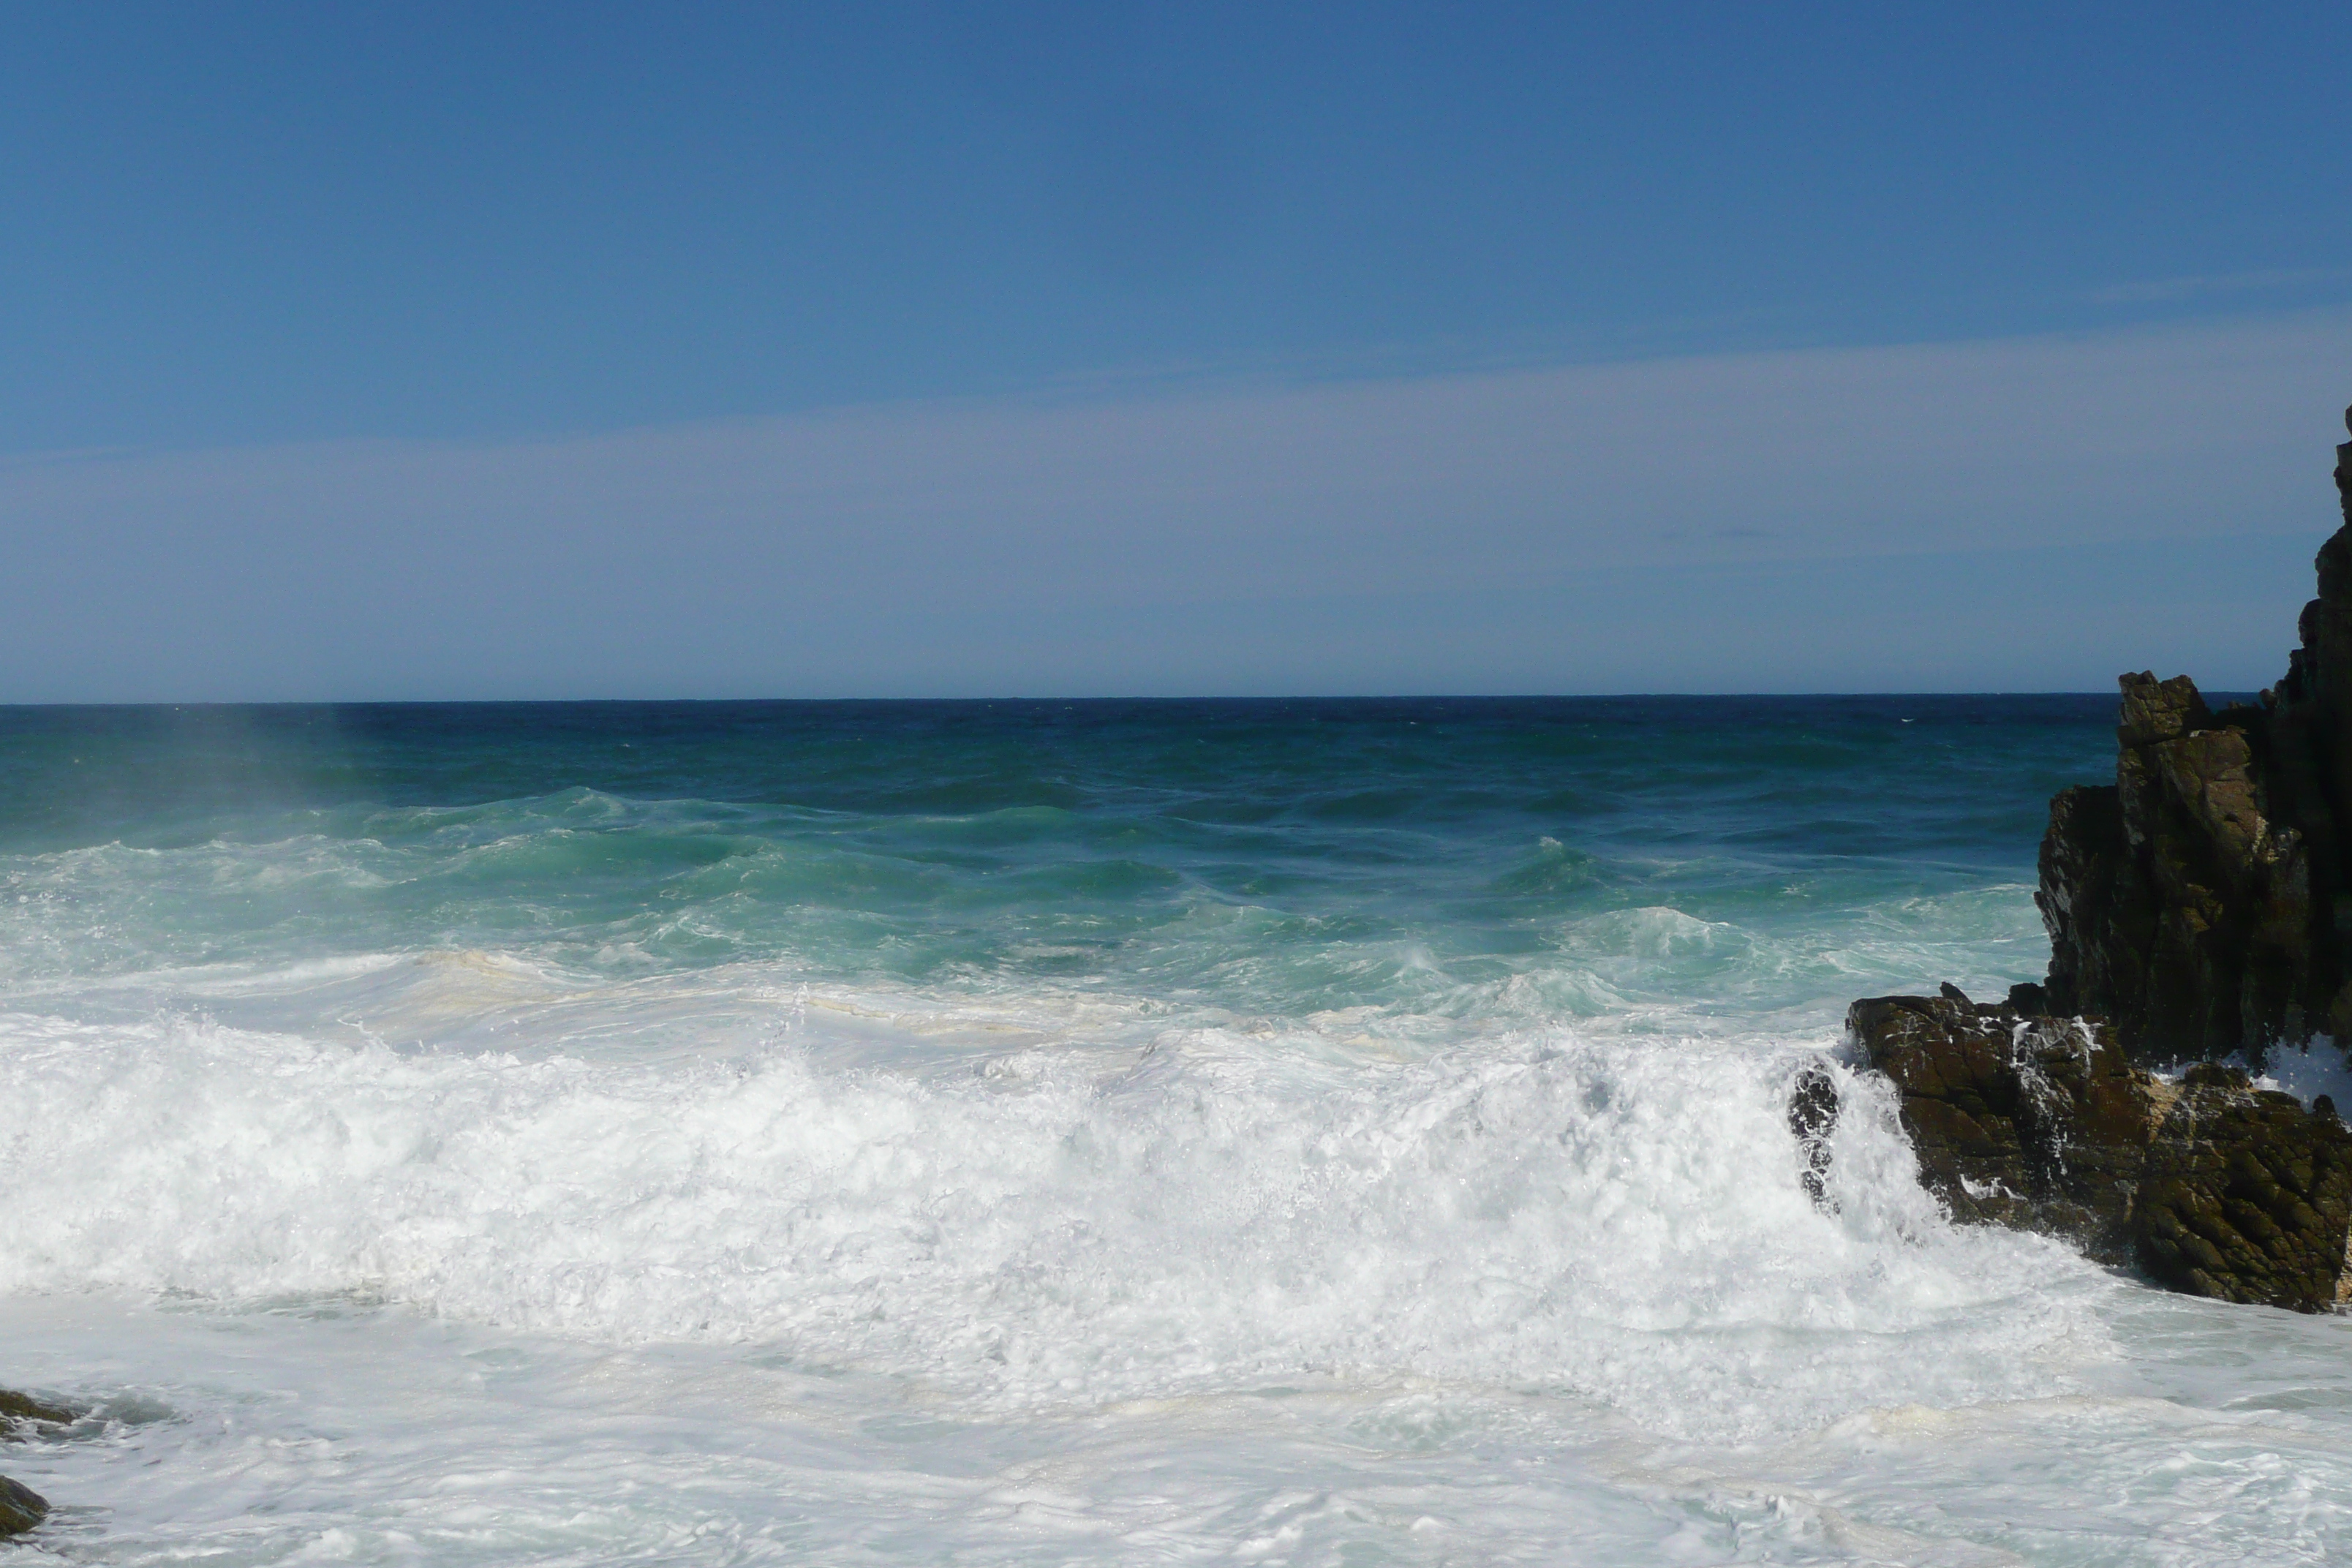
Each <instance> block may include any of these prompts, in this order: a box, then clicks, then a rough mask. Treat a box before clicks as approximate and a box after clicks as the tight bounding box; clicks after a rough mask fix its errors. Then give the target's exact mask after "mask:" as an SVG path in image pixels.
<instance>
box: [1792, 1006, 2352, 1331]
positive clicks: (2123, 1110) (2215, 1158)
mask: <svg viewBox="0 0 2352 1568" xmlns="http://www.w3.org/2000/svg"><path fill="white" fill-rule="evenodd" d="M2038 990H2039V988H2037V987H2032V986H2020V987H2018V988H2017V991H2016V992H2015V993H2012V1001H2011V1003H2010V1004H2008V1005H1999V1006H1986V1005H1978V1004H1975V1003H1972V1002H1970V1001H1969V999H1968V998H1967V997H1966V996H1963V995H1961V994H1959V993H1958V991H1957V990H1955V989H1953V988H1952V987H1950V986H1946V987H1945V992H1944V994H1943V995H1941V996H1932V997H1930V996H1880V997H1874V998H1871V999H1869V1000H1866V1001H1861V1002H1856V1003H1855V1004H1854V1005H1853V1007H1852V1008H1851V1009H1850V1010H1849V1011H1848V1013H1847V1015H1846V1024H1847V1027H1848V1028H1849V1029H1850V1030H1851V1031H1852V1033H1853V1039H1854V1042H1855V1043H1856V1044H1857V1045H1858V1046H1859V1047H1861V1049H1862V1051H1863V1053H1864V1056H1865V1057H1866V1058H1867V1059H1868V1061H1869V1064H1870V1065H1871V1066H1872V1067H1873V1068H1876V1069H1877V1070H1878V1071H1880V1072H1883V1073H1885V1075H1886V1076H1887V1078H1888V1079H1891V1080H1892V1081H1893V1082H1894V1084H1895V1089H1896V1090H1897V1092H1898V1093H1899V1094H1900V1095H1901V1097H1902V1099H1901V1105H1902V1118H1903V1125H1904V1129H1905V1131H1907V1132H1908V1133H1909V1134H1910V1137H1911V1142H1912V1145H1913V1147H1914V1148H1915V1150H1916V1152H1917V1153H1918V1158H1919V1168H1920V1177H1921V1180H1922V1181H1923V1182H1924V1183H1925V1184H1927V1187H1928V1188H1929V1189H1930V1190H1931V1191H1933V1192H1934V1193H1936V1194H1937V1196H1938V1197H1940V1198H1942V1199H1943V1201H1944V1203H1945V1204H1946V1205H1947V1206H1948V1207H1949V1208H1950V1210H1951V1212H1952V1215H1953V1216H1954V1217H1955V1218H1958V1219H1962V1220H1974V1221H1982V1222H1991V1223H1999V1224H2003V1225H2010V1226H2017V1227H2018V1228H2021V1229H2026V1230H2034V1231H2040V1232H2042V1233H2044V1234H2047V1235H2052V1236H2058V1237H2065V1238H2067V1239H2069V1240H2071V1241H2074V1242H2075V1243H2076V1244H2077V1245H2079V1246H2081V1247H2083V1248H2084V1251H2086V1252H2087V1253H2089V1254H2090V1255H2091V1256H2092V1257H2094V1258H2099V1259H2101V1260H2102V1261H2105V1262H2110V1263H2134V1264H2137V1266H2138V1267H2139V1268H2142V1269H2143V1270H2145V1271H2146V1272H2147V1273H2148V1274H2149V1275H2151V1276H2152V1277H2154V1278H2155V1279H2157V1280H2158V1282H2159V1283H2162V1284H2166V1285H2168V1286H2171V1287H2172V1288H2174V1289H2179V1290H2185V1291H2188V1292H2189V1293H2190V1294H2192V1295H2199V1296H2212V1297H2218V1298H2220V1299H2221V1300H2229V1301H2245V1302H2256V1303H2262V1304H2264V1305H2268V1306H2273V1307H2290V1308H2294V1309H2295V1310H2301V1311H2307V1312H2308V1311H2320V1310H2326V1309H2329V1308H2332V1307H2334V1306H2336V1305H2337V1304H2338V1303H2339V1302H2341V1301H2344V1300H2347V1299H2352V1273H2347V1258H2346V1252H2347V1240H2352V1131H2347V1130H2346V1129H2345V1127H2344V1125H2343V1123H2342V1122H2341V1121H2338V1120H2337V1119H2336V1112H2335V1109H2334V1108H2333V1107H2332V1106H2329V1105H2326V1104H2325V1103H2324V1102H2323V1103H2322V1104H2321V1105H2320V1106H2319V1107H2318V1108H2316V1109H2315V1110H2305V1109H2304V1107H2303V1104H2302V1102H2301V1101H2299V1100H2295V1099H2294V1097H2293V1096H2291V1095H2284V1094H2273V1093H2266V1092H2263V1091H2259V1090H2256V1089H2252V1088H2251V1087H2249V1085H2248V1083H2247V1080H2246V1078H2245V1075H2244V1074H2242V1073H2239V1072H2236V1071H2234V1070H2232V1069H2230V1068H2220V1067H2214V1066H2210V1065H2209V1066H2200V1067H2197V1068H2190V1069H2189V1072H2188V1073H2187V1074H2186V1075H2185V1076H2184V1078H2183V1079H2182V1080H2181V1081H2180V1082H2179V1083H2178V1084H2174V1083H2169V1082H2167V1081H2165V1080H2164V1079H2159V1078H2158V1077H2156V1076H2155V1075H2154V1074H2153V1073H2150V1072H2149V1071H2147V1069H2146V1068H2139V1067H2136V1066H2133V1065H2132V1064H2131V1063H2130V1061H2129V1060H2128V1059H2127V1058H2126V1054H2125V1052H2124V1050H2123V1049H2122V1048H2121V1047H2120V1045H2119V1044H2118V1042H2117V1041H2116V1039H2115V1037H2114V1035H2113V1032H2112V1031H2111V1030H2110V1028H2109V1027H2108V1026H2106V1025H2105V1023H2104V1022H2100V1021H2096V1020H2088V1019H2084V1018H2079V1017H2077V1018H2068V1017H2060V1016H2051V1015H2048V1014H2046V1013H2035V1012H2030V1011H2021V1009H2020V1006H2019V1004H2021V1003H2032V1002H2034V1001H2038V1000H2039V997H2038V995H2037V993H2038ZM1790 1114H1791V1121H1792V1123H1793V1122H1794V1121H1795V1120H1796V1117H1797V1110H1796V1109H1795V1107H1794V1106H1793V1104H1792V1108H1791V1113H1790ZM1810 1158H1811V1156H1810V1153H1809V1154H1808V1159H1809V1162H1810ZM1811 1170H1812V1168H1811V1165H1810V1163H1809V1166H1808V1173H1809V1174H1811ZM1815 1181H1818V1177H1817V1176H1816V1177H1815Z"/></svg>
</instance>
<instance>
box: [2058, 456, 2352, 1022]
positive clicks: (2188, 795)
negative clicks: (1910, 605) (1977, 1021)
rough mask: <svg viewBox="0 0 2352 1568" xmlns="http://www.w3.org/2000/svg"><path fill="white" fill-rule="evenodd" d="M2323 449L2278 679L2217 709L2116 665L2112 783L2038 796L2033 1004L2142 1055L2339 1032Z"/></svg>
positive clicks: (2337, 788) (2346, 737) (2349, 661)
mask: <svg viewBox="0 0 2352 1568" xmlns="http://www.w3.org/2000/svg"><path fill="white" fill-rule="evenodd" d="M2346 425H2347V429H2352V410H2347V414H2346ZM2336 489H2337V492H2338V498H2339V500H2340V502H2341V504H2342V507H2343V510H2344V517H2345V526H2344V527H2343V528H2341V529H2339V530H2337V531H2336V533H2335V535H2334V536H2332V537H2331V538H2330V539H2329V540H2328V541H2327V542H2326V544H2324V545H2322V546H2321V547H2320V551H2319V554H2318V559H2317V569H2318V582H2319V596H2318V597H2317V598H2315V599H2314V600H2313V601H2312V602H2311V603H2310V604H2309V605H2306V606H2305V608H2304V612H2303V616H2302V618H2301V622H2300V630H2301V637H2302V643H2303V646H2302V647H2299V648H2297V649H2296V650H2295V651H2294V654H2293V655H2292V656H2291V658H2290V659H2289V661H2288V668H2287V674H2286V678H2285V679H2284V680H2282V681H2280V682H2279V684H2278V685H2277V686H2276V687H2274V688H2273V689H2271V690H2268V691H2265V692H2263V697H2262V701H2261V703H2260V704H2259V705H2252V704H2232V705H2231V706H2230V707H2227V708H2224V709H2222V710H2221V711H2219V712H2214V711H2212V710H2210V708H2209V707H2208V706H2207V704H2206V702H2205V700H2204V698H2203V697H2202V696H2201V695H2200V693H2199V691H2198V689H2197V687H2196V684H2195V683H2194V682H2193V681H2191V680H2190V679H2189V678H2188V677H2187V676H2175V677H2174V678H2173V679H2169V680H2161V681H2159V680H2158V679H2156V678H2155V676H2154V675H2153V674H2150V673H2146V672H2143V673H2141V674H2137V675H2126V676H2125V677H2123V678H2122V681H2121V685H2122V689H2123V702H2122V710H2121V712H2120V714H2119V716H2118V718H2119V721H2118V723H2117V725H2116V742H2117V754H2116V782H2115V784H2113V785H2085V786H2082V787H2078V788H2074V789H2070V790H2066V791H2063V793H2061V794H2060V795H2058V797H2057V798H2056V799H2054V800H2053V801H2052V802H2051V804H2050V828H2049V832H2048V834H2047V835H2046V836H2045V837H2043V839H2042V857H2041V888H2040V890H2039V891H2038V893H2037V894H2036V895H2035V902H2036V903H2038V904H2039V905H2040V906H2041V910H2042V921H2043V923H2044V924H2045V925H2046V926H2047V927H2048V928H2049V931H2050V942H2051V958H2050V975H2049V979H2048V981H2047V982H2046V986H2047V991H2048V999H2049V1002H2050V1004H2051V1005H2052V1007H2053V1009H2054V1010H2055V1011H2057V1012H2060V1013H2067V1014H2091V1015H2097V1016H2104V1017H2106V1018H2108V1019H2110V1020H2112V1023H2113V1026H2114V1030H2115V1034H2116V1038H2117V1039H2118V1040H2120V1041H2121V1042H2122V1044H2123V1045H2124V1047H2125V1048H2126V1050H2127V1051H2129V1052H2130V1053H2132V1054H2133V1055H2135V1056H2137V1057H2139V1058H2144V1059H2164V1060H2179V1059H2184V1058H2207V1059H2210V1058H2219V1057H2223V1056H2227V1055H2230V1054H2231V1053H2232V1052H2237V1051H2246V1052H2250V1053H2254V1054H2259V1053H2260V1052H2261V1051H2263V1049H2265V1048H2266V1047H2269V1046H2271V1045H2273V1044H2274V1043H2277V1042H2279V1041H2282V1040H2287V1041H2296V1042H2301V1041H2304V1040H2307V1039H2309V1038H2310V1037H2312V1036H2313V1035H2314V1034H2315V1033H2325V1034H2327V1035H2330V1036H2332V1037H2336V1039H2338V1040H2345V1039H2352V894H2348V893H2347V890H2352V862H2347V853H2352V832H2347V830H2346V825H2347V824H2352V442H2347V443H2346V444H2345V445H2343V446H2340V447H2337V448H2336Z"/></svg>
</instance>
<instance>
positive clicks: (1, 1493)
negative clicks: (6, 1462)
mask: <svg viewBox="0 0 2352 1568" xmlns="http://www.w3.org/2000/svg"><path fill="white" fill-rule="evenodd" d="M48 1517H49V1504H48V1500H47V1499H46V1498H44V1497H42V1496H41V1494H40V1493H38V1492H37V1491H35V1490H34V1489H32V1488H30V1487H28V1486H26V1485H24V1484H23V1483H22V1482H20V1481H12V1480H10V1479H8V1478H7V1477H5V1476H0V1535H22V1534H24V1533H25V1531H28V1530H30V1529H32V1528H33V1527H34V1526H35V1525H37V1524H38V1523H40V1522H41V1521H43V1520H45V1519H47V1518H48Z"/></svg>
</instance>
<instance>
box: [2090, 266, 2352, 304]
mask: <svg viewBox="0 0 2352 1568" xmlns="http://www.w3.org/2000/svg"><path fill="white" fill-rule="evenodd" d="M2344 282H2352V268H2341V267H2334V268H2315V267H2298V268H2272V269H2269V270H2265V271H2254V272H2224V273H2216V274H2212V275H2210V276H2206V275H2200V276H2197V277H2189V278H2157V279H2147V280H2146V281H2143V282H2137V283H2118V284H2116V285H2114V286H2113V287H2110V288H2106V289H2095V290H2094V291H2093V292H2092V293H2091V294H2089V295H2088V296H2086V297H2087V298H2088V299H2089V300H2090V302H2091V303H2092V304H2094V305H2174V304H2182V303H2186V302H2187V301H2189V300H2196V299H2201V298H2205V297H2207V296H2210V295H2214V294H2245V293H2252V292H2257V291H2260V290H2262V289H2309V288H2315V287H2317V286H2319V285H2323V284H2329V283H2344Z"/></svg>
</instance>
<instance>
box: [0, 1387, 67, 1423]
mask: <svg viewBox="0 0 2352 1568" xmlns="http://www.w3.org/2000/svg"><path fill="white" fill-rule="evenodd" d="M0 1421H5V1422H7V1423H9V1424H10V1425H16V1424H18V1423H23V1422H38V1423H43V1424H46V1425H47V1426H72V1425H73V1422H74V1413H73V1412H72V1411H70V1410H68V1409H67V1408H66V1407H65V1406H64V1405H52V1404H51V1403H49V1402H48V1401H47V1400H46V1399H36V1398H34V1397H33V1396H32V1395H31V1394H19V1393H17V1392H16V1390H15V1389H13V1388H0Z"/></svg>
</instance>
